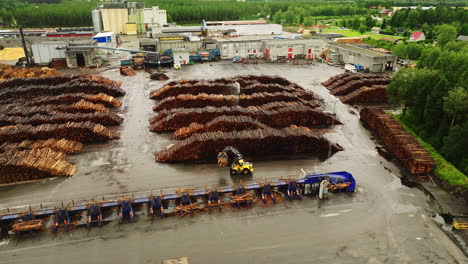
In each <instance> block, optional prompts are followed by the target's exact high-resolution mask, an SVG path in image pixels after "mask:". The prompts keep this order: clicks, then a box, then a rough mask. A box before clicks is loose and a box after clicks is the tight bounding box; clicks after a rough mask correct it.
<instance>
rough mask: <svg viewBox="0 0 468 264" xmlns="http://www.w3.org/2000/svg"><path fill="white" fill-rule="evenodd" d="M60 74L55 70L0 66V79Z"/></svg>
mask: <svg viewBox="0 0 468 264" xmlns="http://www.w3.org/2000/svg"><path fill="white" fill-rule="evenodd" d="M57 75H61V73H60V72H59V71H57V70H55V69H51V68H47V67H31V68H25V67H17V66H12V65H6V64H0V79H12V78H22V77H42V76H57Z"/></svg>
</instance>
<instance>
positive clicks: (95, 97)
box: [0, 93, 122, 107]
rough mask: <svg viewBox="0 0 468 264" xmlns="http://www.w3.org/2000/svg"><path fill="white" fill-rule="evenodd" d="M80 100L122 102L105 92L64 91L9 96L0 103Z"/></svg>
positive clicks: (38, 103)
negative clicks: (24, 96)
mask: <svg viewBox="0 0 468 264" xmlns="http://www.w3.org/2000/svg"><path fill="white" fill-rule="evenodd" d="M80 100H86V101H88V102H91V103H95V104H102V105H104V106H106V107H120V106H121V105H122V102H121V101H120V100H118V99H116V98H114V97H113V96H109V95H107V94H105V93H99V94H85V93H64V94H61V95H57V96H38V97H34V98H24V99H21V98H10V99H5V100H1V101H0V103H1V104H2V105H4V104H15V103H21V104H22V105H25V106H32V105H48V104H73V103H76V102H78V101H80Z"/></svg>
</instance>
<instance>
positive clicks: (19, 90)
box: [0, 75, 125, 184]
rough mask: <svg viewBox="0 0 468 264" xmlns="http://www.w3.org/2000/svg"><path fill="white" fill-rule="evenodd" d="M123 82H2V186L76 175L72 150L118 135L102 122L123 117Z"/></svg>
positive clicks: (72, 78) (74, 78) (73, 78)
mask: <svg viewBox="0 0 468 264" xmlns="http://www.w3.org/2000/svg"><path fill="white" fill-rule="evenodd" d="M120 85H121V83H120V82H115V81H112V80H109V79H107V78H103V77H101V76H98V75H61V76H54V77H41V78H15V79H10V80H6V81H1V82H0V87H1V89H0V142H1V144H0V184H7V183H15V182H27V181H30V180H36V179H40V178H46V177H51V176H71V175H73V174H74V173H75V171H76V166H75V165H72V164H71V163H69V161H68V155H67V153H77V152H79V151H81V149H82V147H83V144H82V142H95V141H106V140H111V139H117V138H119V134H118V133H117V132H113V131H111V130H109V129H107V128H106V127H104V126H103V125H118V124H121V123H122V121H123V119H122V118H121V117H120V116H118V115H117V114H115V113H113V112H111V111H110V110H109V109H108V107H119V106H120V105H121V104H122V103H121V102H120V101H119V100H117V99H115V98H114V96H122V95H124V94H125V92H124V91H123V90H122V89H121V88H120Z"/></svg>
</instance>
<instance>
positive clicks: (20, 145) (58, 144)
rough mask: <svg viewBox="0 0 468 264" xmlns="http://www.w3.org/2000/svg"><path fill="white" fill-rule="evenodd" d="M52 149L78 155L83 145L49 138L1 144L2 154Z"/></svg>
mask: <svg viewBox="0 0 468 264" xmlns="http://www.w3.org/2000/svg"><path fill="white" fill-rule="evenodd" d="M42 148H50V149H53V150H55V151H61V152H65V153H78V152H80V151H81V149H82V148H83V144H82V143H81V142H78V141H73V140H67V139H64V138H61V139H56V138H49V139H46V140H23V141H21V142H4V143H2V144H0V152H5V151H10V150H26V149H42Z"/></svg>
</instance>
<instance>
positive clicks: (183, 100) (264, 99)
mask: <svg viewBox="0 0 468 264" xmlns="http://www.w3.org/2000/svg"><path fill="white" fill-rule="evenodd" d="M298 98H300V94H299V93H295V92H293V93H288V92H276V93H255V94H251V95H244V94H241V95H239V96H236V95H218V94H204V93H202V94H198V95H191V94H181V95H178V96H175V97H172V96H171V97H167V98H165V99H163V100H161V101H160V102H159V103H158V104H156V105H155V106H154V107H153V111H161V110H167V109H173V108H200V107H207V106H213V107H222V106H235V105H238V106H241V107H248V106H257V105H263V104H267V103H270V102H279V101H282V102H292V101H297V100H298Z"/></svg>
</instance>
